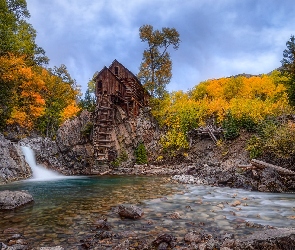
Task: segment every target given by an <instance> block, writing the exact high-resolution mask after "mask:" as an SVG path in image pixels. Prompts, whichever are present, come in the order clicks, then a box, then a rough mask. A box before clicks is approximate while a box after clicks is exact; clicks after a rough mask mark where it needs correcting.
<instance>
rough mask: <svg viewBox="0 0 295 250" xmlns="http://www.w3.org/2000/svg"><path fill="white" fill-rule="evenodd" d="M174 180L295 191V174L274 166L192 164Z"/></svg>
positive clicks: (267, 190)
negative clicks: (285, 173)
mask: <svg viewBox="0 0 295 250" xmlns="http://www.w3.org/2000/svg"><path fill="white" fill-rule="evenodd" d="M172 179H173V180H175V181H178V182H180V183H187V184H203V185H213V186H228V187H232V188H243V189H247V190H251V191H261V192H279V193H282V192H293V191H294V190H295V187H294V185H295V184H294V183H295V177H294V175H282V174H281V173H279V172H278V171H276V170H275V169H273V168H264V169H260V170H253V169H245V170H242V169H239V168H236V167H229V168H222V167H220V166H219V164H218V163H216V164H211V165H208V164H204V165H201V166H200V165H191V166H189V167H187V171H186V173H182V174H175V175H174V176H173V177H172Z"/></svg>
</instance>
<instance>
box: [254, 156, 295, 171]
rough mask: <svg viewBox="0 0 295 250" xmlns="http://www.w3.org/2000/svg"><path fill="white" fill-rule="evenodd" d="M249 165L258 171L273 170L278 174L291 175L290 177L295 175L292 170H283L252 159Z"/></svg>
mask: <svg viewBox="0 0 295 250" xmlns="http://www.w3.org/2000/svg"><path fill="white" fill-rule="evenodd" d="M251 164H252V165H253V166H255V167H257V168H260V169H264V168H273V169H275V170H276V171H277V172H279V173H280V174H291V175H295V172H294V171H292V170H289V169H287V168H283V167H280V166H277V165H273V164H270V163H267V162H264V161H259V160H256V159H252V160H251Z"/></svg>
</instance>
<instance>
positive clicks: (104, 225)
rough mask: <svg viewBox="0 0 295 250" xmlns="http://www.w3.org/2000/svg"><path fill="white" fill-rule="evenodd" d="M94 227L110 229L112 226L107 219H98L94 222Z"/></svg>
mask: <svg viewBox="0 0 295 250" xmlns="http://www.w3.org/2000/svg"><path fill="white" fill-rule="evenodd" d="M94 224H95V226H96V229H102V230H110V229H111V228H112V226H111V224H110V223H108V222H107V220H98V221H96V222H95V223H94Z"/></svg>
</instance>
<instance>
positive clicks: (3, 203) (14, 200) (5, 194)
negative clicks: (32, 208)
mask: <svg viewBox="0 0 295 250" xmlns="http://www.w3.org/2000/svg"><path fill="white" fill-rule="evenodd" d="M32 201H34V199H33V197H32V195H31V194H29V193H27V192H25V191H8V190H5V191H1V192H0V210H10V209H15V208H18V207H20V206H23V205H26V204H27V203H30V202H32Z"/></svg>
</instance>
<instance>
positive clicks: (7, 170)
mask: <svg viewBox="0 0 295 250" xmlns="http://www.w3.org/2000/svg"><path fill="white" fill-rule="evenodd" d="M31 174H32V173H31V168H30V167H29V165H28V164H27V163H26V161H25V158H24V156H23V154H22V151H21V148H20V147H19V146H18V145H17V144H15V143H13V142H11V141H9V140H6V139H5V138H4V136H3V135H2V134H0V184H4V183H7V182H11V181H16V180H21V179H26V178H28V177H30V176H31Z"/></svg>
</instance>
